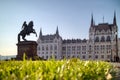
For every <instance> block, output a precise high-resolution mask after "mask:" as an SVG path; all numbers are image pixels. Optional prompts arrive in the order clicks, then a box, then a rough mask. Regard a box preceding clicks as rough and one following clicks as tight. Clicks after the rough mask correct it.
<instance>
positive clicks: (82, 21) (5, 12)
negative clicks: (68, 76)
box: [0, 0, 120, 55]
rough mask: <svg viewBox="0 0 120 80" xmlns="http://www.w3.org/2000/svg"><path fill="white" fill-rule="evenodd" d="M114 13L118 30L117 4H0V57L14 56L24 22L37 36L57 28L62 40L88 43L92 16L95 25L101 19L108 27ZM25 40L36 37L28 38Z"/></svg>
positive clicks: (5, 0)
mask: <svg viewBox="0 0 120 80" xmlns="http://www.w3.org/2000/svg"><path fill="white" fill-rule="evenodd" d="M114 10H116V17H117V25H118V28H119V29H120V0H0V55H16V54H17V46H16V44H17V35H18V33H19V32H20V30H21V26H22V24H23V22H24V21H27V23H29V21H31V20H33V22H34V29H35V30H36V32H37V34H39V31H40V28H42V32H43V34H54V33H55V31H56V27H57V26H58V28H59V33H60V35H61V36H62V38H63V39H67V38H69V39H72V38H75V39H76V38H81V39H84V38H87V39H88V36H89V33H88V31H89V27H90V20H91V13H93V17H94V20H95V24H98V23H102V22H103V16H104V22H108V23H110V24H111V23H112V22H113V16H114ZM119 32H120V30H119ZM119 37H120V35H119ZM26 39H28V40H37V39H38V37H35V35H34V34H31V36H27V37H26Z"/></svg>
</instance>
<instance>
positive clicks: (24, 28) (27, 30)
mask: <svg viewBox="0 0 120 80" xmlns="http://www.w3.org/2000/svg"><path fill="white" fill-rule="evenodd" d="M30 33H34V34H36V37H37V33H36V31H35V29H33V21H30V22H29V24H28V25H27V24H26V21H25V22H24V23H23V26H22V31H20V33H19V34H18V42H20V36H22V39H23V40H24V41H27V40H26V39H25V36H26V35H30Z"/></svg>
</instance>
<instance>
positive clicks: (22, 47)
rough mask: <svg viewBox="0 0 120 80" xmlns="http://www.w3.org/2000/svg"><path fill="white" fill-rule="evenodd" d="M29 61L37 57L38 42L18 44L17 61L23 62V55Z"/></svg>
mask: <svg viewBox="0 0 120 80" xmlns="http://www.w3.org/2000/svg"><path fill="white" fill-rule="evenodd" d="M24 54H25V55H26V58H27V59H30V58H31V59H34V57H36V56H37V43H36V41H21V42H18V44H17V60H23V55H24Z"/></svg>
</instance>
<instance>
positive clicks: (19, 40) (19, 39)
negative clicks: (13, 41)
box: [18, 33, 20, 42]
mask: <svg viewBox="0 0 120 80" xmlns="http://www.w3.org/2000/svg"><path fill="white" fill-rule="evenodd" d="M18 42H20V33H19V34H18Z"/></svg>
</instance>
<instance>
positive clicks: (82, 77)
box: [0, 59, 114, 80]
mask: <svg viewBox="0 0 120 80" xmlns="http://www.w3.org/2000/svg"><path fill="white" fill-rule="evenodd" d="M113 77H114V69H113V67H112V66H111V65H110V64H109V63H107V62H102V61H81V60H79V59H70V60H61V61H55V60H49V61H27V60H24V61H1V62H0V80H111V79H112V78H113Z"/></svg>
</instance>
